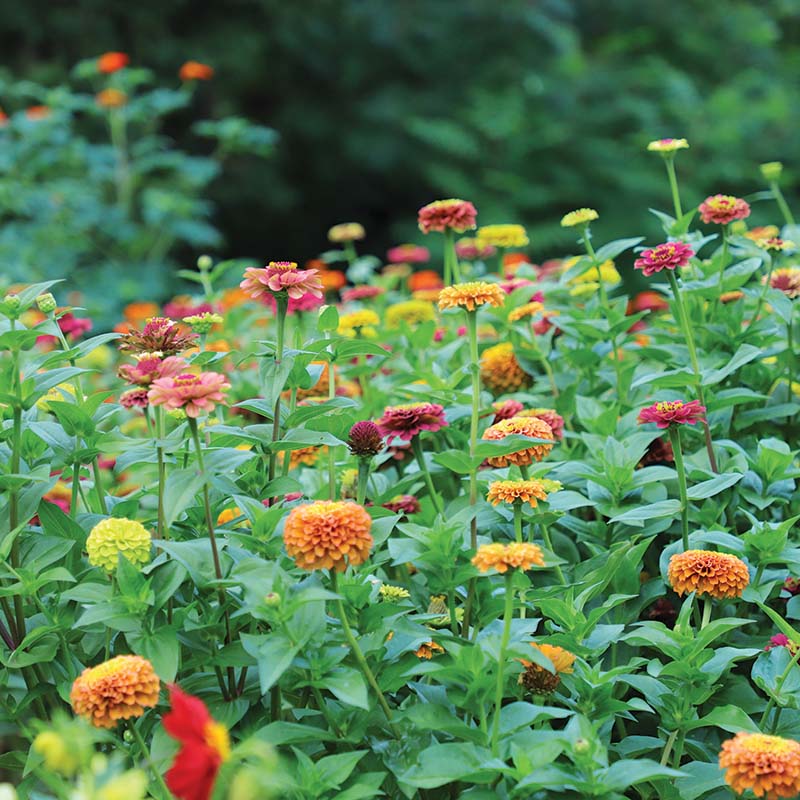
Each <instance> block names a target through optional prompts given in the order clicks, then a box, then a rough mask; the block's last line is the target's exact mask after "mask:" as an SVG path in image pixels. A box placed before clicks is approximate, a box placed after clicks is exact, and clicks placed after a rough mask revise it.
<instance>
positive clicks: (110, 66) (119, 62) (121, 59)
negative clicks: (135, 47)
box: [97, 51, 130, 75]
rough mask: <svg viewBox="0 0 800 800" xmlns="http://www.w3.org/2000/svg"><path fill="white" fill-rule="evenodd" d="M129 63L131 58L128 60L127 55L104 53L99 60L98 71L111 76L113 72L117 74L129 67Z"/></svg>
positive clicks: (114, 52) (113, 52)
mask: <svg viewBox="0 0 800 800" xmlns="http://www.w3.org/2000/svg"><path fill="white" fill-rule="evenodd" d="M129 62H130V58H128V54H127V53H119V52H116V51H112V52H110V53H103V55H101V56H100V58H98V59H97V70H98V72H104V73H105V74H106V75H110V74H111V73H112V72H117V71H118V70H121V69H123V68H124V67H127V66H128V63H129Z"/></svg>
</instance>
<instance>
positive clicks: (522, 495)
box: [486, 480, 547, 508]
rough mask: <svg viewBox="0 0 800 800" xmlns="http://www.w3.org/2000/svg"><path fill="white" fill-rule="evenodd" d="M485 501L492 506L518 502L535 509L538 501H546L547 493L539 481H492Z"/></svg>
mask: <svg viewBox="0 0 800 800" xmlns="http://www.w3.org/2000/svg"><path fill="white" fill-rule="evenodd" d="M486 499H487V500H488V501H489V502H490V503H491V504H492V505H493V506H497V505H500V503H515V502H517V501H519V502H521V503H530V505H531V507H532V508H536V506H537V505H538V501H539V500H547V492H546V491H545V488H544V485H543V484H542V483H541V481H536V480H529V481H494V482H493V483H490V484H489V491H488V493H487V494H486Z"/></svg>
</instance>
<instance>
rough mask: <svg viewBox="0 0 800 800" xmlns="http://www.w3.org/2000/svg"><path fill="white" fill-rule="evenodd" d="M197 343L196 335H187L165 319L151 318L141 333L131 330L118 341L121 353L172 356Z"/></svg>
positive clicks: (180, 328)
mask: <svg viewBox="0 0 800 800" xmlns="http://www.w3.org/2000/svg"><path fill="white" fill-rule="evenodd" d="M196 343H197V334H195V333H187V332H186V331H185V330H184V329H183V328H182V327H181V326H180V325H177V324H176V323H175V322H173V321H172V320H171V319H168V318H167V317H151V318H150V319H148V320H147V324H146V325H145V326H144V328H143V329H142V330H141V331H136V330H132V331H130V332H129V333H126V334H125V335H124V336H122V337H120V339H119V349H120V352H122V353H138V354H142V353H161V356H162V357H166V356H174V355H176V354H177V353H181V352H183V351H184V350H188V349H189V348H190V347H194V346H195V344H196Z"/></svg>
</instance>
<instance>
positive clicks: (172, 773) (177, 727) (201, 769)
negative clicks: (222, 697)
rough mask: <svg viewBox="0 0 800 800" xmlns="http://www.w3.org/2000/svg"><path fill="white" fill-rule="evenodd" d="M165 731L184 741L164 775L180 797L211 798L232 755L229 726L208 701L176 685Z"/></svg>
mask: <svg viewBox="0 0 800 800" xmlns="http://www.w3.org/2000/svg"><path fill="white" fill-rule="evenodd" d="M169 702H170V707H171V708H170V711H169V712H168V713H167V714H164V720H163V722H164V730H166V732H167V733H168V734H169V735H170V736H171V737H172V738H173V739H177V740H178V742H179V743H180V749H179V750H178V753H177V754H176V756H175V760H174V761H173V762H172V766H171V767H170V768H169V770H168V771H167V774H166V775H165V776H164V780H165V781H166V784H167V788H168V789H169V790H170V792H172V794H174V795H175V797H176V798H178V800H209V798H210V797H211V793H212V791H213V789H214V782H215V781H216V778H217V773H218V772H219V768H220V767H221V766H222V763H223V762H224V761H227V760H228V758H229V757H230V754H231V742H230V737H229V735H228V730H227V728H226V727H225V726H224V725H222V723H220V722H217V721H216V720H215V719H214V718H213V717H212V716H211V714H209V713H208V708H207V707H206V704H205V703H204V702H203V701H202V700H200V698H198V697H192V696H191V695H189V694H186V693H185V692H183V691H181V689H180V688H179V687H178V686H176V685H174V684H172V685H171V686H170V687H169Z"/></svg>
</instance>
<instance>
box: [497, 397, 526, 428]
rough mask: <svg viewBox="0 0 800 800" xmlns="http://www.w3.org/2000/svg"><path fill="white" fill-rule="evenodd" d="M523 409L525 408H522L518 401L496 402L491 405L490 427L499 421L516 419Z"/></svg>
mask: <svg viewBox="0 0 800 800" xmlns="http://www.w3.org/2000/svg"><path fill="white" fill-rule="evenodd" d="M523 408H525V406H523V405H522V403H520V402H519V400H498V401H497V402H496V403H492V409H493V410H494V420H492V425H494V424H495V422H500V420H501V419H511V418H512V417H516V416H517V414H519V412H520V411H522V409H523Z"/></svg>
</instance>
